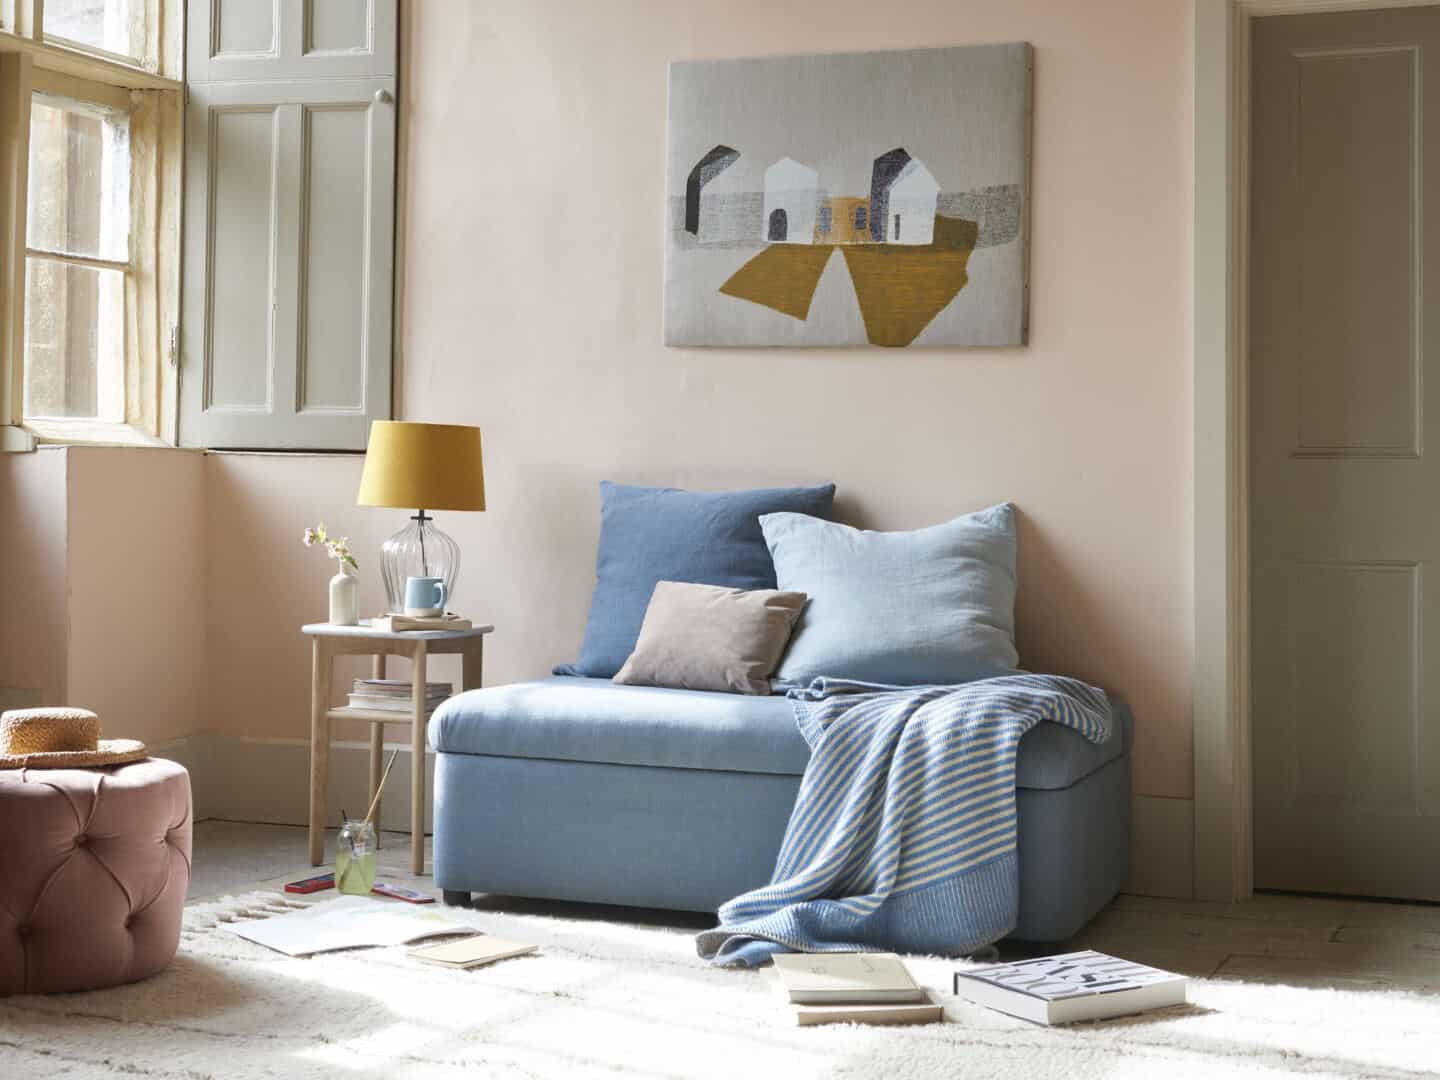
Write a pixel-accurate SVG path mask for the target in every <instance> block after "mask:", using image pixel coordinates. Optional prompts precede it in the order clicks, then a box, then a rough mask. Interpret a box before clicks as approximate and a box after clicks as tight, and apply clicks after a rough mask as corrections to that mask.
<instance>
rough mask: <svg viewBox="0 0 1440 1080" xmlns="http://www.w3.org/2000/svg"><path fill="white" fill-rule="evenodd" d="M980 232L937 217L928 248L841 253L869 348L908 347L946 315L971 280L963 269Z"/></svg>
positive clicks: (860, 248)
mask: <svg viewBox="0 0 1440 1080" xmlns="http://www.w3.org/2000/svg"><path fill="white" fill-rule="evenodd" d="M979 231H980V230H979V226H978V225H976V223H975V222H973V221H966V220H964V219H963V218H952V217H943V216H941V215H939V214H937V215H936V216H935V238H934V241H933V242H932V243H929V244H925V245H915V246H909V245H906V244H864V245H855V246H853V247H850V246H847V247H843V248H841V249H840V250H841V252H842V253H843V254H844V256H845V264H846V265H847V266H849V267H850V280H851V281H852V282H853V283H854V285H855V298H856V299H857V300H858V301H859V302H860V317H861V318H863V319H864V320H865V337H866V338H867V340H869V342H870V344H871V345H885V346H890V347H899V346H904V345H909V344H910V343H911V342H912V341H914V340H915V338H916V337H917V336H918V335H919V333H920V331H921V330H924V329H925V327H927V326H929V325H930V320H932V319H933V318H935V316H936V315H938V314H940V312H942V311H944V310H945V306H946V305H947V304H949V303H950V301H951V300H954V299H955V297H956V295H957V294H958V293H959V292H960V290H961V289H963V288H964V287H965V283H966V282H967V281H969V280H970V279H969V276H968V274H967V273H966V268H967V267H968V265H969V263H970V252H971V251H973V250H974V248H975V238H976V236H977V235H978V234H979Z"/></svg>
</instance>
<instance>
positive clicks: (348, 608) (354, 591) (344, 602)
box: [330, 563, 360, 626]
mask: <svg viewBox="0 0 1440 1080" xmlns="http://www.w3.org/2000/svg"><path fill="white" fill-rule="evenodd" d="M359 622H360V579H359V578H357V577H356V576H355V575H354V574H352V573H351V572H350V568H349V567H347V566H346V565H345V564H344V563H341V564H340V572H339V573H338V574H336V575H335V576H334V577H332V578H331V579H330V625H331V626H357V625H359Z"/></svg>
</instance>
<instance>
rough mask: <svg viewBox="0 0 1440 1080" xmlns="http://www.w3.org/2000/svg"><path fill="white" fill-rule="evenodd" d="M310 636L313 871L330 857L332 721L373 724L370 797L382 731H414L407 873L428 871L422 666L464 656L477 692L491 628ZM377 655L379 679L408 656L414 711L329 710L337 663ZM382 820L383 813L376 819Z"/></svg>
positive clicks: (319, 627) (363, 628)
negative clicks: (400, 727) (389, 661)
mask: <svg viewBox="0 0 1440 1080" xmlns="http://www.w3.org/2000/svg"><path fill="white" fill-rule="evenodd" d="M301 629H302V630H303V631H304V633H305V634H307V635H308V636H309V637H310V641H311V648H312V654H311V655H312V663H313V666H312V668H311V679H310V865H311V866H319V865H320V863H321V862H322V861H324V858H325V789H326V785H327V783H328V782H329V779H330V723H331V721H332V720H364V721H366V722H368V723H369V724H370V798H371V799H372V800H373V799H374V798H375V791H376V789H377V788H378V787H379V786H380V765H381V757H382V756H383V753H384V742H385V725H386V724H409V725H410V734H411V741H410V869H411V871H412V872H413V873H416V874H423V873H424V872H425V726H426V722H427V720H428V719H429V718H428V717H427V716H426V712H425V660H426V658H427V657H428V656H431V655H443V654H446V653H459V654H460V655H461V657H462V658H463V659H462V661H461V663H462V674H461V686H460V688H461V689H462V690H476V689H479V687H480V676H481V667H482V664H483V660H484V655H485V635H486V634H488V633H490V632H492V631H493V630H494V629H495V628H494V627H493V626H476V627H474V628H473V629H470V630H411V631H406V632H404V633H392V632H391V631H388V630H377V629H375V628H374V627H372V626H370V625H369V624H367V623H361V624H360V625H359V626H332V625H331V624H329V623H310V624H309V625H307V626H304V627H302V628H301ZM356 655H359V656H373V657H374V658H375V659H374V665H373V667H372V671H373V672H374V675H375V678H377V679H383V678H384V677H385V658H386V657H387V656H404V657H408V658H409V660H410V664H411V676H410V678H411V682H412V687H411V690H412V695H411V706H412V707H411V711H410V712H409V713H408V714H406V713H398V712H381V711H380V710H378V709H356V708H351V707H350V706H342V707H340V708H331V706H330V690H331V679H332V669H333V668H334V660H335V657H337V656H356ZM377 819H378V814H377Z"/></svg>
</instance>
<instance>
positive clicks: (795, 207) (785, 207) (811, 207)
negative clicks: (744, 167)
mask: <svg viewBox="0 0 1440 1080" xmlns="http://www.w3.org/2000/svg"><path fill="white" fill-rule="evenodd" d="M931 205H932V206H933V205H934V203H933V200H932V203H931ZM819 206H820V174H819V173H818V172H816V171H815V170H814V169H812V168H810V167H809V166H808V165H801V164H800V162H798V161H796V160H794V159H793V158H788V157H786V158H781V159H780V160H779V161H777V162H775V164H774V165H771V166H770V167H769V168H768V169H766V170H765V203H764V213H763V214H762V215H761V217H760V239H761V240H765V241H768V242H769V243H772V244H811V243H814V242H815V215H816V213H817V212H818V210H819Z"/></svg>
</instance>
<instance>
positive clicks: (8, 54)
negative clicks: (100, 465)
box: [0, 0, 185, 451]
mask: <svg viewBox="0 0 1440 1080" xmlns="http://www.w3.org/2000/svg"><path fill="white" fill-rule="evenodd" d="M142 2H143V3H144V4H145V19H146V39H147V46H146V49H145V52H146V58H145V60H144V61H143V62H142V63H135V62H133V61H131V59H130V58H128V57H117V56H114V55H112V54H109V53H105V52H103V51H101V50H95V49H91V48H89V47H88V46H84V45H79V44H74V43H70V42H67V41H65V40H64V39H59V38H55V37H53V36H51V37H47V36H46V35H44V34H43V32H42V29H41V28H42V27H43V25H44V0H0V451H5V450H30V449H34V447H35V446H36V445H37V444H39V443H89V444H97V443H98V444H119V445H152V446H153V445H170V446H173V445H175V444H176V441H177V439H176V436H177V419H178V402H179V394H178V389H179V387H178V383H179V378H178V366H177V365H178V352H177V350H178V342H179V322H180V210H181V187H182V181H183V176H182V168H183V156H184V108H185V90H184V85H183V83H181V82H180V81H179V79H178V76H179V75H180V74H181V70H180V68H181V56H182V51H181V43H182V42H183V41H184V24H183V8H184V5H183V0H142ZM162 72H163V73H162ZM37 93H39V94H45V95H49V96H56V97H62V98H71V99H74V100H79V101H82V102H85V101H89V102H94V103H96V104H99V105H101V106H103V107H107V108H117V107H121V105H122V103H124V107H125V108H127V109H128V112H129V116H130V145H131V183H130V244H129V258H128V261H127V263H126V264H124V265H125V268H126V269H127V274H126V285H125V357H124V419H123V420H122V421H106V420H96V419H87V418H78V417H75V418H71V417H64V418H35V419H27V418H26V417H25V416H24V415H23V409H24V386H25V366H24V365H25V272H26V264H27V260H28V259H29V258H30V257H31V252H30V249H29V248H28V246H27V243H26V240H27V236H26V220H27V205H26V204H27V200H28V187H29V142H30V109H31V105H32V101H33V98H34V95H35V94H37ZM66 261H73V262H75V263H77V264H86V263H89V264H91V265H98V264H99V263H104V264H106V265H107V266H109V265H110V264H111V262H112V260H98V261H97V260H89V259H81V258H73V257H72V258H71V259H68V260H66ZM117 268H118V267H117Z"/></svg>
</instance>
